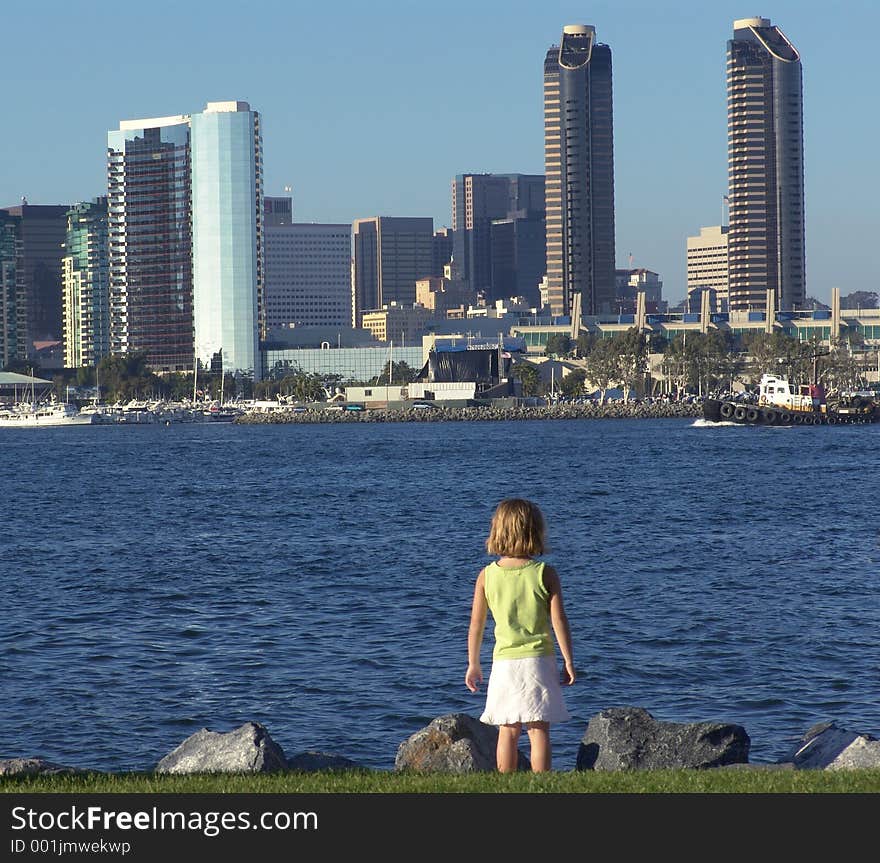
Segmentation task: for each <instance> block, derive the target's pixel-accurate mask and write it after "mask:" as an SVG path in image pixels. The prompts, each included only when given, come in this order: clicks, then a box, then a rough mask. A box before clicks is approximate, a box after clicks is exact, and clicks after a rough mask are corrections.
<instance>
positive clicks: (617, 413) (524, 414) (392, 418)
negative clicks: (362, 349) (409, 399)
mask: <svg viewBox="0 0 880 863" xmlns="http://www.w3.org/2000/svg"><path fill="white" fill-rule="evenodd" d="M702 415H703V409H702V405H700V404H699V403H687V402H608V403H606V404H604V405H600V404H595V403H592V402H591V403H587V404H556V405H533V406H526V405H520V406H515V407H495V406H488V407H432V408H413V407H402V408H387V409H380V408H370V409H368V410H364V411H348V410H328V409H327V408H317V409H315V410H309V411H301V412H294V411H292V410H289V411H288V410H279V411H273V412H271V413H256V412H250V413H246V414H243V415H242V416H240V417H237V418H236V420H235V422H236V423H238V424H240V425H259V424H284V423H343V422H462V421H475V420H477V421H480V420H482V421H486V420H490V421H497V420H552V419H562V420H570V419H682V418H688V417H692V418H697V417H701V416H702Z"/></svg>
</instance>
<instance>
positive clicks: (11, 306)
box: [0, 210, 28, 366]
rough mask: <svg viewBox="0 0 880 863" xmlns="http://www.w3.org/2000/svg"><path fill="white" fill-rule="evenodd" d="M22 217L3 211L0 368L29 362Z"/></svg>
mask: <svg viewBox="0 0 880 863" xmlns="http://www.w3.org/2000/svg"><path fill="white" fill-rule="evenodd" d="M20 229H21V216H11V215H10V214H9V213H7V212H6V211H5V210H0V365H3V366H5V365H7V364H8V363H11V362H12V361H13V360H26V359H27V356H28V352H27V307H26V304H25V299H24V273H23V268H22V266H21V236H20Z"/></svg>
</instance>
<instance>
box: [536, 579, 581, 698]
mask: <svg viewBox="0 0 880 863" xmlns="http://www.w3.org/2000/svg"><path fill="white" fill-rule="evenodd" d="M544 586H545V587H546V588H547V591H548V593H549V594H550V623H551V625H552V626H553V634H554V635H555V636H556V643H557V644H558V645H559V650H560V651H561V653H562V659H563V661H564V662H565V670H564V673H563V679H562V682H563V683H567V684H568V685H569V686H571V684H572V683H574V682H575V680H576V678H577V674H576V672H575V670H574V653H573V651H572V647H571V629H570V628H569V626H568V617H567V615H566V613H565V604H564V603H563V601H562V583H561V582H560V580H559V575H558V573H557V572H556V570H555V569H554V568H553V567H552V566H545V567H544Z"/></svg>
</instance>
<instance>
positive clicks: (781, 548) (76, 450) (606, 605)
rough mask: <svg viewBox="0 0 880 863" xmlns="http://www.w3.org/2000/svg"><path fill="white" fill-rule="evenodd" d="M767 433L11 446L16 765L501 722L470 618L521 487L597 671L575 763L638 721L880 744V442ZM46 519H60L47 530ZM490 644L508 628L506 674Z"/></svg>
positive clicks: (147, 439) (322, 437)
mask: <svg viewBox="0 0 880 863" xmlns="http://www.w3.org/2000/svg"><path fill="white" fill-rule="evenodd" d="M763 431H766V430H760V429H757V430H756V429H752V430H750V432H755V433H754V434H752V433H749V431H747V432H746V433H744V432H743V430H742V429H739V428H725V427H722V428H717V427H716V428H711V427H707V426H702V427H701V426H700V425H696V426H695V425H694V424H692V423H691V422H690V421H685V420H682V421H677V420H664V421H650V420H644V421H632V422H631V421H626V420H621V421H619V422H617V421H615V422H589V421H564V420H563V421H554V422H551V423H540V422H528V423H461V424H451V423H442V424H440V423H438V424H429V423H418V424H411V425H409V424H388V425H384V424H372V423H371V424H363V425H361V424H351V425H350V424H346V425H345V426H341V425H340V426H323V425H322V426H308V425H302V426H292V427H285V426H278V427H252V428H248V427H238V426H228V427H224V428H220V427H211V428H207V427H206V428H205V429H196V428H188V427H184V426H177V427H175V426H171V427H168V428H165V427H161V429H151V428H149V427H132V428H125V427H120V428H116V427H95V428H94V429H90V430H89V435H88V436H87V437H78V438H77V440H76V441H72V440H71V439H70V438H69V436H68V435H66V434H65V431H64V430H53V429H46V430H41V433H40V437H39V439H38V442H37V444H35V437H34V435H33V433H28V432H25V431H20V432H19V431H14V430H10V431H8V432H7V433H5V434H4V438H3V440H4V448H5V452H4V455H5V458H4V460H3V464H2V465H0V483H2V488H3V489H4V498H5V514H6V515H5V523H4V538H3V539H2V540H0V543H2V545H0V566H2V568H3V572H2V575H3V576H4V577H3V578H2V579H0V599H2V602H3V608H4V625H3V627H2V629H0V674H2V679H3V683H4V699H3V702H2V704H0V753H3V754H4V755H31V754H41V755H43V756H44V757H47V758H51V759H52V760H56V761H62V762H66V763H70V764H73V765H76V766H91V767H96V768H99V769H143V768H145V767H149V766H151V765H153V764H155V762H156V761H158V759H159V758H161V757H162V756H163V755H164V754H166V753H167V752H168V751H170V749H172V748H173V747H174V746H176V745H177V744H178V743H179V742H180V741H181V740H182V739H183V737H185V736H187V735H188V734H190V733H193V732H194V731H196V730H198V729H199V728H202V727H207V728H211V729H213V730H226V729H229V728H232V727H234V726H235V725H237V724H240V723H241V722H245V721H248V720H256V721H261V722H263V723H264V724H265V725H266V726H267V727H268V728H269V731H270V733H271V734H272V736H273V737H274V738H275V739H276V740H277V741H278V742H279V743H280V744H281V745H282V746H283V747H284V749H285V751H286V752H288V753H289V754H293V753H295V752H297V751H302V750H304V749H307V748H315V749H322V750H325V751H334V752H338V753H339V754H342V755H347V756H348V757H351V758H353V759H355V760H357V761H359V762H360V763H364V764H366V765H367V766H373V767H378V768H389V767H391V766H392V765H393V761H394V755H395V753H396V749H397V746H398V745H399V743H400V742H401V741H402V740H404V739H406V737H408V736H409V735H410V734H412V733H413V732H414V731H416V730H418V729H419V728H421V727H422V726H423V725H425V724H427V723H428V722H429V721H430V720H431V719H432V718H434V717H435V716H438V715H440V714H442V713H448V712H453V711H466V712H469V713H471V714H473V715H478V714H479V712H480V711H481V710H482V698H483V697H484V696H474V695H471V694H470V693H469V692H467V690H466V689H465V688H464V685H463V675H464V665H465V662H466V642H467V624H468V616H469V610H470V601H471V595H472V591H473V583H474V579H475V577H476V574H477V572H478V570H479V568H480V567H481V566H482V565H484V564H485V562H486V560H487V558H486V557H485V554H484V553H483V552H482V549H483V541H484V539H485V535H486V530H487V527H488V523H489V518H490V516H491V512H492V508H493V507H494V504H495V503H496V502H497V500H498V499H499V498H501V497H505V496H526V497H532V498H534V499H536V500H538V501H539V502H540V504H541V506H542V508H543V509H544V511H545V514H546V516H547V520H548V524H549V527H550V544H551V550H550V552H549V554H548V556H547V559H548V561H549V562H551V563H553V564H554V565H555V566H556V567H557V569H558V570H559V572H560V575H561V577H562V580H563V586H564V590H565V600H566V608H567V610H568V615H569V618H570V621H571V624H572V632H573V636H574V643H575V651H576V657H577V660H578V666H579V668H581V675H580V678H579V680H578V683H577V684H576V685H575V686H574V687H572V688H571V689H569V690H566V699H567V701H568V704H569V709H570V710H571V712H572V714H573V716H574V717H575V721H572V722H570V723H566V724H564V725H561V726H559V727H558V728H557V729H554V732H553V733H554V749H555V751H556V752H557V753H558V763H559V764H560V765H562V764H566V763H567V764H573V762H574V759H575V757H576V751H577V747H578V744H579V741H580V738H581V737H582V735H583V730H584V728H583V724H584V722H586V721H587V720H588V719H589V717H590V716H592V715H593V714H594V713H596V712H597V711H599V710H601V709H604V708H606V707H612V706H621V705H638V706H643V707H646V708H647V709H649V710H650V711H651V712H652V713H653V715H654V716H655V717H657V718H658V719H662V720H667V721H688V722H689V721H702V720H710V719H712V720H724V721H731V722H738V723H740V724H743V725H744V726H745V728H746V729H747V731H748V733H749V735H750V737H751V739H752V750H751V756H752V760H755V761H769V760H774V759H775V758H778V757H782V756H783V755H784V754H785V753H786V752H787V751H788V749H789V747H790V746H791V745H792V743H793V742H794V741H795V740H796V739H797V738H798V737H799V736H800V734H802V733H803V731H805V730H806V729H807V728H809V727H810V726H811V725H812V724H814V723H815V722H819V721H824V720H827V719H832V718H833V719H838V720H839V721H841V722H842V723H844V724H846V725H847V726H848V727H851V728H853V729H854V730H859V731H863V732H866V733H872V734H875V735H877V734H878V733H880V705H878V703H877V700H876V691H877V689H878V686H880V679H878V677H880V673H878V672H876V671H873V670H872V669H876V668H878V667H880V645H878V642H877V638H876V632H877V629H878V626H880V607H878V606H877V605H876V604H875V603H872V602H871V601H870V598H871V597H872V596H873V595H874V594H875V593H876V590H877V586H878V585H877V582H878V578H880V535H878V531H877V528H876V526H875V520H874V518H873V503H872V500H871V498H870V494H871V493H870V490H869V486H868V485H867V480H866V479H865V476H864V473H863V470H862V465H864V463H865V461H864V454H865V453H867V452H873V451H876V448H877V444H878V442H880V434H878V432H880V428H878V427H874V426H868V427H858V428H853V429H849V428H837V427H829V428H824V427H823V428H817V429H815V430H812V431H811V433H808V434H802V433H798V430H794V429H792V430H779V429H774V430H771V431H772V433H766V434H765V433H762V432H763ZM816 477H821V492H817V482H816ZM70 489H76V492H77V494H76V501H77V504H76V505H68V504H67V503H65V501H67V500H71V499H72V498H70V496H69V495H68V494H67V491H68V490H70ZM81 502H85V503H81ZM34 513H41V514H43V515H44V516H45V518H46V519H47V520H50V522H51V525H52V528H51V530H48V531H45V532H41V534H40V538H39V542H35V541H33V539H32V536H33V533H32V531H33V514H34ZM490 651H491V647H490V638H489V637H488V633H487V640H486V643H485V645H484V670H485V671H488V670H489V668H490V666H491V660H490ZM866 669H867V670H866ZM35 715H38V716H39V718H40V720H39V723H38V725H37V726H36V727H35V723H34V721H33V717H34V716H35ZM98 742H100V746H99V745H98Z"/></svg>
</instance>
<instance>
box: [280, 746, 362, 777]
mask: <svg viewBox="0 0 880 863" xmlns="http://www.w3.org/2000/svg"><path fill="white" fill-rule="evenodd" d="M287 766H288V768H289V769H290V770H302V771H303V772H314V771H316V770H360V769H362V768H361V766H360V765H359V764H355V762H354V761H351V760H349V759H348V758H344V757H343V756H342V755H332V754H331V753H329V752H313V751H311V750H310V751H308V752H298V753H297V754H296V755H294V756H293V757H292V758H288V759H287Z"/></svg>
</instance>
